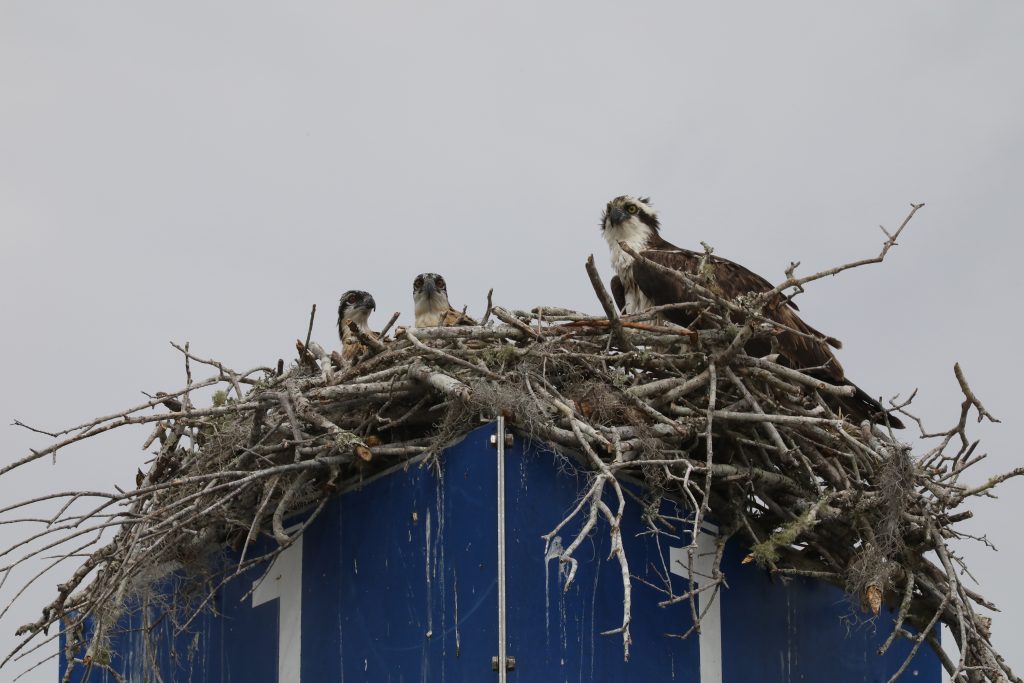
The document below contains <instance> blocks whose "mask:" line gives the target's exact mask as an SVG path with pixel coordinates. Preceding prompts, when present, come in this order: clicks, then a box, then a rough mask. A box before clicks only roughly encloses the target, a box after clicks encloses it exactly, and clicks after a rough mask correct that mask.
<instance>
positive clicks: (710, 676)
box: [668, 524, 722, 683]
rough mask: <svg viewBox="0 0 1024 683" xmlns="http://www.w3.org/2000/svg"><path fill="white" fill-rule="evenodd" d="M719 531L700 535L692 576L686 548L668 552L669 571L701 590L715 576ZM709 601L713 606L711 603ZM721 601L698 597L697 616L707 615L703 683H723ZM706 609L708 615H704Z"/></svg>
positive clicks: (709, 596)
mask: <svg viewBox="0 0 1024 683" xmlns="http://www.w3.org/2000/svg"><path fill="white" fill-rule="evenodd" d="M717 533H718V529H717V528H716V527H714V526H712V525H710V524H705V525H704V528H703V529H702V530H701V532H700V533H699V534H697V552H696V554H695V555H694V558H693V576H691V575H690V568H689V557H688V555H689V553H688V551H687V549H686V548H669V552H668V557H669V570H670V571H671V572H672V573H673V574H676V575H678V576H682V577H683V578H685V579H689V580H690V581H692V582H693V583H695V584H697V586H698V587H699V586H700V584H701V581H703V580H706V579H709V578H710V577H711V575H712V573H713V572H714V564H715V552H716V551H717V547H716V545H715V538H716V535H717ZM708 600H711V601H712V602H710V603H708ZM721 606H722V601H721V594H719V595H718V596H714V594H713V592H711V591H708V592H705V593H699V594H698V595H697V613H698V614H704V617H703V618H702V619H701V622H700V683H722V610H721ZM705 608H707V613H705V612H704V610H705Z"/></svg>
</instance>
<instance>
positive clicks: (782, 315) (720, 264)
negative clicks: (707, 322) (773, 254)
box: [633, 248, 844, 382]
mask: <svg viewBox="0 0 1024 683" xmlns="http://www.w3.org/2000/svg"><path fill="white" fill-rule="evenodd" d="M642 254H643V255H644V256H645V257H646V258H649V259H650V260H651V261H654V262H655V263H658V264H660V265H663V266H666V267H668V268H672V269H673V270H679V271H683V272H687V273H691V274H697V270H698V268H700V266H701V261H702V259H703V258H704V255H703V254H698V253H697V252H693V251H688V250H686V249H679V248H668V249H649V250H647V251H644V252H642ZM703 274H704V275H706V276H707V277H708V280H709V285H708V287H709V288H710V289H712V290H713V291H715V292H717V293H718V294H720V295H722V296H723V297H725V298H727V299H735V298H736V297H738V296H740V295H742V294H750V293H752V292H767V291H769V290H770V289H772V284H771V283H770V282H768V281H767V280H765V279H764V278H763V277H761V276H760V275H758V274H757V273H754V272H752V271H751V270H749V269H747V268H745V267H743V266H741V265H740V264H738V263H735V262H733V261H730V260H728V259H724V258H720V257H717V256H711V257H709V258H707V259H706V260H705V262H704V273H703ZM633 277H634V278H635V280H636V283H637V286H638V287H640V289H641V291H643V293H644V294H645V295H647V298H649V299H650V300H651V301H653V302H654V303H655V304H657V305H664V304H669V303H679V302H687V301H696V300H697V299H696V297H695V296H694V295H693V293H691V292H690V290H689V289H687V288H686V286H685V285H684V284H683V283H682V282H679V281H678V280H676V279H674V278H669V277H667V276H665V275H662V274H661V273H659V272H658V271H657V270H655V269H654V268H652V267H651V266H649V265H648V264H646V263H644V262H642V261H634V262H633ZM698 315H699V313H697V312H694V311H690V310H683V311H667V312H666V313H665V317H666V318H667V319H669V320H671V321H672V322H674V323H676V324H678V325H683V326H685V327H689V326H692V325H693V324H694V322H695V320H696V318H697V316H698ZM765 316H766V317H768V318H769V319H771V320H774V321H776V322H778V323H780V324H782V325H785V326H786V327H788V328H791V329H793V330H797V331H798V332H802V333H803V334H805V335H813V336H815V337H818V338H823V339H824V340H825V341H819V340H818V339H811V338H808V337H805V336H802V335H801V334H794V333H793V332H789V331H786V330H781V331H780V332H779V333H778V335H777V340H778V346H779V351H780V353H782V354H783V355H784V356H786V358H787V359H788V361H789V362H790V363H791V364H792V365H794V366H795V367H801V368H817V367H821V368H822V374H823V375H824V377H825V378H827V379H829V380H831V381H834V382H841V381H843V379H844V374H843V367H842V365H840V364H839V361H838V360H837V359H836V357H835V355H834V354H833V353H832V350H831V349H830V348H829V343H830V342H831V343H833V344H834V345H836V346H838V345H839V342H838V341H836V340H834V339H832V338H830V337H825V336H824V335H822V334H821V333H820V332H818V331H817V330H815V329H814V328H813V327H811V326H810V325H808V324H807V323H805V322H804V321H803V319H801V318H800V316H799V315H797V313H796V307H795V306H794V305H793V304H792V302H790V301H788V300H787V299H784V298H783V297H781V296H780V297H777V298H776V300H775V301H773V302H772V303H771V304H769V306H768V307H767V309H766V310H765ZM734 322H737V323H742V322H743V321H742V320H739V319H734ZM759 347H763V348H759ZM749 351H750V352H751V353H753V354H754V355H761V356H763V355H767V354H768V353H770V347H769V344H768V343H767V342H766V341H764V340H762V341H761V342H760V343H758V342H754V343H753V346H752V348H750V349H749Z"/></svg>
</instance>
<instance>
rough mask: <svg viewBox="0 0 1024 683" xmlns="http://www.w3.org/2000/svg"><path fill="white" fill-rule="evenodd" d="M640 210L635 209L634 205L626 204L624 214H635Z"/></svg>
mask: <svg viewBox="0 0 1024 683" xmlns="http://www.w3.org/2000/svg"><path fill="white" fill-rule="evenodd" d="M639 210H640V209H638V208H637V206H636V204H626V213H628V214H636V212H637V211H639Z"/></svg>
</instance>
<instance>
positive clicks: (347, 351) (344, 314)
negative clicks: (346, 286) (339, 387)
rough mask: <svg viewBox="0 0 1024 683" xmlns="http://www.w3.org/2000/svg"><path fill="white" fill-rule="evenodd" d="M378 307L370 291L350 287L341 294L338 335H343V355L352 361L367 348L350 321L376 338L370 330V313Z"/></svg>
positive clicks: (346, 359)
mask: <svg viewBox="0 0 1024 683" xmlns="http://www.w3.org/2000/svg"><path fill="white" fill-rule="evenodd" d="M376 308H377V302H376V301H374V300H373V297H372V296H370V293H369V292H364V291H362V290H360V289H350V290H349V291H347V292H345V293H344V294H342V295H341V299H340V301H339V302H338V336H339V337H341V357H342V359H344V360H345V362H347V363H351V362H352V361H353V360H354V359H355V358H356V357H357V356H358V355H359V354H360V352H361V351H362V350H363V349H364V348H365V347H364V345H363V343H362V341H360V339H359V335H358V334H356V333H355V332H353V331H352V328H351V327H349V323H353V324H354V325H355V326H356V327H357V328H358V329H359V330H360V331H361V332H364V333H366V334H368V335H370V336H371V337H374V338H376V337H377V335H376V334H374V333H373V332H371V331H370V326H369V321H370V313H372V312H373V311H374V310H376Z"/></svg>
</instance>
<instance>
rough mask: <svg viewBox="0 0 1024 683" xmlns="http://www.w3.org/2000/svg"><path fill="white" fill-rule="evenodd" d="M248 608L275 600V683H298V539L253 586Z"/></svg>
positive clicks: (300, 555)
mask: <svg viewBox="0 0 1024 683" xmlns="http://www.w3.org/2000/svg"><path fill="white" fill-rule="evenodd" d="M253 586H254V588H255V590H253V592H252V606H253V607H256V606H258V605H262V604H263V603H266V602H270V601H271V600H279V601H280V602H279V604H278V609H279V616H278V620H277V626H278V631H277V680H278V683H301V671H302V660H301V657H300V656H301V654H302V536H299V537H298V538H297V539H296V540H295V542H294V543H292V544H291V545H290V546H289V547H288V549H287V550H284V551H283V552H281V554H280V555H278V556H277V557H276V558H274V562H273V564H271V565H270V569H268V570H267V573H266V574H265V575H264V577H263V579H262V580H261V581H259V582H253Z"/></svg>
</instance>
